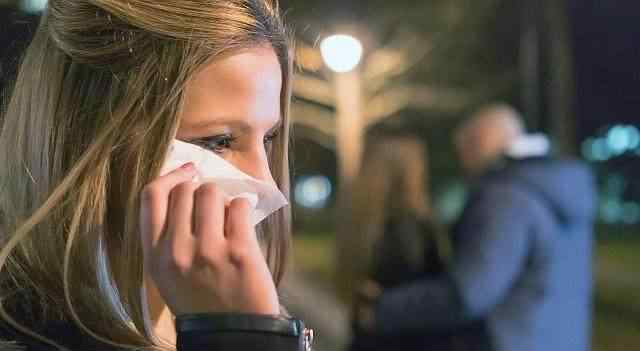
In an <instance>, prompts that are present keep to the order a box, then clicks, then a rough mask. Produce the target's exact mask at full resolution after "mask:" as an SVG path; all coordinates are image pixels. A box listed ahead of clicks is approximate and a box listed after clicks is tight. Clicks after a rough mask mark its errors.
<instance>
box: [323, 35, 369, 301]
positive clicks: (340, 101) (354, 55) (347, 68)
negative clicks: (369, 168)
mask: <svg viewBox="0 0 640 351" xmlns="http://www.w3.org/2000/svg"><path fill="white" fill-rule="evenodd" d="M320 53H321V55H322V58H323V60H324V62H325V64H326V65H327V66H328V67H329V69H331V70H332V71H333V72H334V74H333V75H332V82H333V85H334V91H335V107H336V119H335V120H336V154H337V155H336V156H337V159H338V175H339V182H338V190H339V191H338V206H337V207H338V211H337V214H338V216H339V218H338V221H337V223H336V225H337V226H336V234H337V237H338V238H340V240H336V262H337V264H336V267H342V268H341V269H340V272H337V273H338V274H337V277H338V280H337V285H338V286H337V289H338V295H339V296H341V297H342V298H343V299H344V300H346V301H349V300H350V299H351V294H352V292H353V291H354V289H355V285H354V284H355V281H356V280H358V277H359V276H360V274H359V272H360V270H361V269H360V267H361V266H362V264H360V262H361V261H362V260H360V259H358V258H357V257H358V256H357V255H358V254H359V253H360V252H361V251H362V250H359V248H358V245H357V244H358V243H357V238H358V236H357V235H354V230H353V229H354V228H353V222H352V217H353V216H352V215H353V211H352V204H353V201H352V189H353V183H354V180H355V178H356V176H357V174H358V171H359V169H360V159H361V154H362V144H363V142H362V139H363V132H362V130H363V126H364V123H363V121H362V115H363V114H362V88H361V82H360V72H359V70H358V64H359V63H360V59H361V58H362V44H360V42H359V41H358V40H357V39H356V38H354V37H352V36H348V35H343V34H338V35H332V36H330V37H327V38H325V39H324V40H323V41H322V42H321V43H320ZM345 265H346V266H345Z"/></svg>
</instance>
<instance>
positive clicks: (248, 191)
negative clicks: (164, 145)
mask: <svg viewBox="0 0 640 351" xmlns="http://www.w3.org/2000/svg"><path fill="white" fill-rule="evenodd" d="M187 162H193V163H194V165H195V168H196V170H197V172H198V174H197V176H196V177H195V178H194V181H195V182H214V183H215V184H216V185H218V186H219V187H220V188H221V189H222V190H223V191H224V192H225V194H226V195H227V196H228V200H229V201H231V200H233V199H235V198H238V197H244V198H246V199H248V200H249V203H250V204H251V206H252V208H253V211H252V213H251V221H252V223H253V225H257V224H258V223H260V222H261V221H262V220H264V219H265V218H266V217H267V216H269V215H270V214H272V213H273V212H275V211H277V210H279V209H280V208H282V207H284V206H286V205H288V202H287V199H286V198H285V196H284V195H283V194H282V192H281V191H280V190H279V189H278V188H277V187H276V186H274V185H272V184H270V183H267V182H264V181H261V180H258V179H255V178H253V177H251V176H249V175H247V174H245V173H243V172H242V171H240V170H239V169H237V168H236V167H235V166H233V165H232V164H231V163H229V162H228V161H227V160H225V159H223V158H222V157H220V156H218V155H216V154H214V153H213V152H211V151H209V150H206V149H204V148H201V147H199V146H196V145H193V144H190V143H186V142H183V141H180V140H173V142H172V144H171V146H170V147H169V154H168V156H167V159H166V161H165V163H164V166H163V167H162V171H161V172H160V175H165V174H167V173H169V172H171V171H172V170H174V169H176V168H178V167H180V166H182V165H183V164H185V163H187Z"/></svg>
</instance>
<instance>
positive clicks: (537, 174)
mask: <svg viewBox="0 0 640 351" xmlns="http://www.w3.org/2000/svg"><path fill="white" fill-rule="evenodd" d="M495 176H496V177H498V178H501V180H502V181H504V182H505V183H515V184H519V186H522V187H526V188H527V189H529V191H532V192H535V193H538V194H539V195H540V196H541V197H542V198H544V199H545V200H546V201H547V202H548V203H549V205H550V206H551V208H552V209H553V212H554V213H555V214H556V216H557V217H558V218H559V219H560V221H562V222H564V223H575V222H578V221H585V220H587V221H591V220H593V217H594V215H595V212H596V206H597V200H596V197H597V196H596V187H595V183H594V178H593V175H592V173H591V170H590V169H589V168H588V167H587V166H586V165H585V164H584V163H582V162H580V161H577V160H555V159H551V158H534V159H522V160H510V161H508V165H507V167H505V168H503V169H502V170H500V171H498V172H497V174H495ZM492 178H493V177H492Z"/></svg>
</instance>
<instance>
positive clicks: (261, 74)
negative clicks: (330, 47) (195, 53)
mask: <svg viewBox="0 0 640 351" xmlns="http://www.w3.org/2000/svg"><path fill="white" fill-rule="evenodd" d="M281 89H282V71H281V68H280V63H279V61H278V59H277V57H276V54H275V52H274V51H273V49H271V48H270V47H259V48H254V49H247V50H243V51H240V52H238V53H237V54H234V55H230V56H227V57H225V58H223V59H220V60H216V61H212V62H211V63H209V64H208V66H206V67H205V68H204V69H203V70H202V71H200V72H199V73H197V74H196V75H195V76H194V77H193V79H192V80H191V81H189V83H188V84H187V88H186V91H185V105H184V110H183V116H182V122H183V123H184V124H187V125H192V126H193V125H202V124H210V123H214V122H215V121H216V120H218V121H224V120H238V119H248V120H249V121H247V122H248V123H249V124H252V123H253V122H257V123H265V124H271V125H273V124H274V123H276V122H277V121H278V120H279V118H280V96H281ZM274 119H275V121H272V120H274Z"/></svg>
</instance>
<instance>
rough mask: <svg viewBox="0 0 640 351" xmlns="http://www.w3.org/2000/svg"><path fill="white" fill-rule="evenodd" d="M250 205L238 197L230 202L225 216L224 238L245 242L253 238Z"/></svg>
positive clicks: (247, 201)
mask: <svg viewBox="0 0 640 351" xmlns="http://www.w3.org/2000/svg"><path fill="white" fill-rule="evenodd" d="M250 219H251V204H250V203H249V200H247V199H245V198H243V197H239V198H236V199H234V200H233V201H231V204H229V210H228V215H227V221H228V223H227V225H226V232H225V236H226V238H227V240H229V241H235V240H238V241H246V240H248V239H252V237H255V234H254V228H253V226H252V225H251V220H250Z"/></svg>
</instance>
